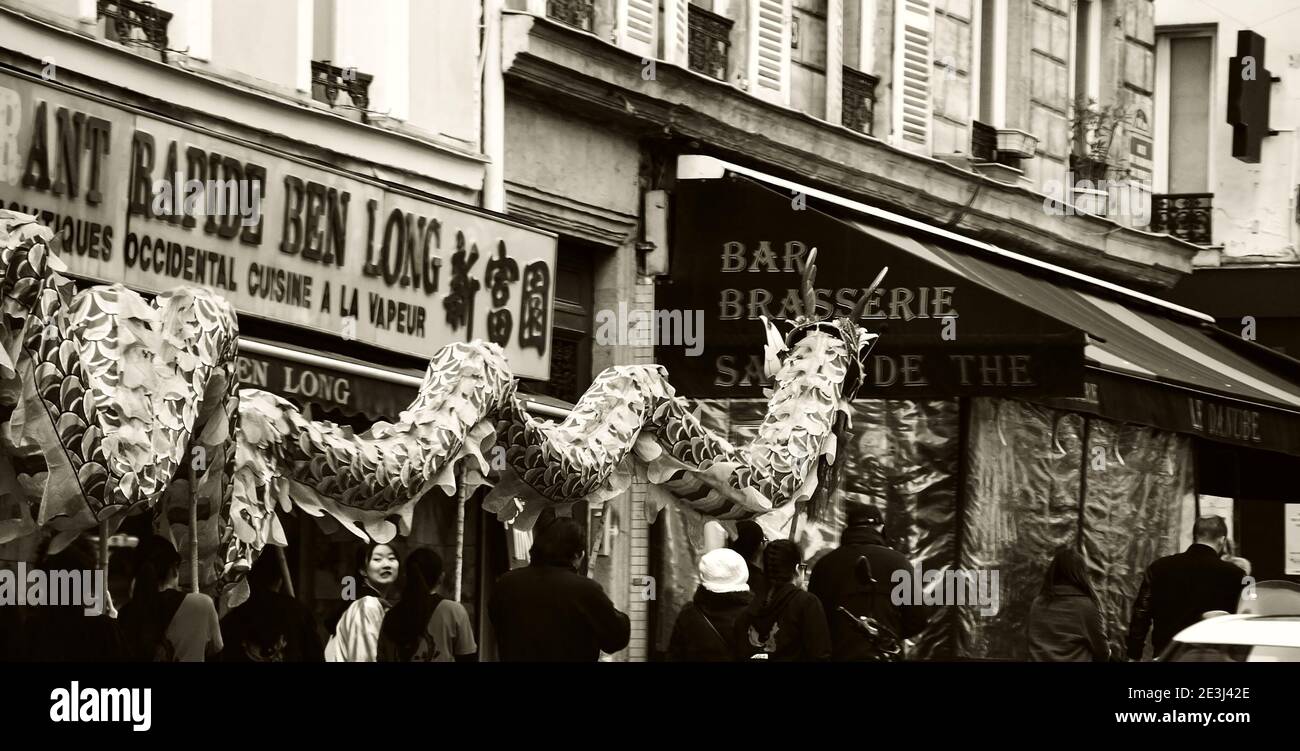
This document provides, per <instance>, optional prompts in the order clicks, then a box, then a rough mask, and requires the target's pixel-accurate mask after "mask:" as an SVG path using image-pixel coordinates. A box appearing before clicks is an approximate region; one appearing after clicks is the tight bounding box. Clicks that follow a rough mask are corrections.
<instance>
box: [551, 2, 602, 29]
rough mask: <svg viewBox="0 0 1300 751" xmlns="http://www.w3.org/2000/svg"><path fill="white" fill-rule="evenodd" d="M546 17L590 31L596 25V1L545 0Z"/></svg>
mask: <svg viewBox="0 0 1300 751" xmlns="http://www.w3.org/2000/svg"><path fill="white" fill-rule="evenodd" d="M546 17H547V18H553V19H555V20H556V21H559V22H560V23H562V24H566V25H568V26H572V27H574V28H575V29H582V30H583V31H591V30H592V29H593V28H595V25H596V0H547V3H546Z"/></svg>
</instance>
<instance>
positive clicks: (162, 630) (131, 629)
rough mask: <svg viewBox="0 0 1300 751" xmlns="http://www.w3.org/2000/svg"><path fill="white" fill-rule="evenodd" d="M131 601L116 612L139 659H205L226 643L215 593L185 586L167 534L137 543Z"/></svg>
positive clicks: (129, 649)
mask: <svg viewBox="0 0 1300 751" xmlns="http://www.w3.org/2000/svg"><path fill="white" fill-rule="evenodd" d="M135 558H136V569H135V582H134V584H133V585H132V587H131V601H130V602H128V603H127V604H126V605H125V606H124V607H123V608H122V610H121V613H120V614H119V615H118V622H119V624H120V625H121V629H122V633H123V636H124V638H125V640H126V642H127V652H128V655H129V657H130V658H131V659H132V660H136V661H141V662H203V661H205V660H206V659H208V658H213V657H216V656H217V654H219V653H220V652H221V650H222V649H223V648H224V644H223V643H222V640H221V625H220V622H219V621H218V619H217V608H216V606H215V605H213V603H212V598H210V597H208V596H207V595H205V594H200V593H198V592H182V591H180V589H179V586H180V565H181V556H180V554H179V553H177V552H176V547H175V546H173V545H172V544H171V542H170V541H168V540H167V538H165V537H160V536H158V535H153V536H151V537H148V538H146V539H144V540H143V541H141V543H140V545H139V547H137V548H136V553H135Z"/></svg>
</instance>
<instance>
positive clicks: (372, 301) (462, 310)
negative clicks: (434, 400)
mask: <svg viewBox="0 0 1300 751" xmlns="http://www.w3.org/2000/svg"><path fill="white" fill-rule="evenodd" d="M0 205H3V207H4V208H7V209H11V210H15V211H21V212H24V213H29V214H35V215H36V216H37V218H38V219H39V220H40V221H41V222H42V223H44V224H46V225H47V226H49V227H50V228H51V229H54V230H55V231H56V232H58V233H60V235H61V237H62V245H63V250H62V257H63V259H64V260H65V261H66V262H67V265H68V267H69V271H70V272H71V273H72V274H73V275H75V276H79V277H83V278H86V279H90V280H95V281H103V282H122V283H124V284H126V285H127V286H130V287H133V288H135V289H138V290H141V291H144V292H161V291H163V290H166V289H169V288H172V287H175V286H179V285H198V286H204V287H209V288H212V289H215V290H216V291H218V292H220V293H221V294H222V295H223V296H224V297H225V298H226V299H228V300H229V301H230V302H231V303H232V304H233V305H234V306H235V308H236V309H238V310H239V311H240V312H241V313H243V314H249V315H254V316H258V317H262V318H266V319H271V320H276V321H281V322H284V323H289V324H294V325H297V326H302V327H305V328H310V329H314V330H318V331H323V332H327V333H330V334H333V335H335V336H339V337H341V338H345V339H355V340H358V341H361V342H364V343H367V344H372V345H376V346H379V347H383V348H386V349H389V350H393V351H398V352H404V353H408V354H412V355H416V356H420V357H429V356H431V355H433V354H434V353H435V352H436V351H437V350H438V349H439V348H441V347H442V346H443V345H446V344H449V343H451V342H455V341H468V340H470V339H476V338H477V339H484V340H488V341H492V342H495V343H497V344H499V345H501V346H502V347H503V348H504V349H505V352H506V355H507V357H508V358H509V361H510V365H511V367H512V369H513V370H514V372H515V373H516V374H518V375H521V376H525V377H529V378H538V379H546V378H547V377H548V376H549V365H550V352H549V350H550V331H551V325H550V318H551V309H552V302H553V290H554V280H555V245H556V240H555V237H554V236H553V235H550V234H547V233H544V232H540V231H538V230H535V229H532V228H529V227H526V226H524V225H521V224H518V223H515V222H512V221H510V220H508V219H506V218H504V217H501V216H497V215H491V214H487V213H484V212H481V211H477V210H474V209H471V208H468V207H463V206H457V205H452V204H449V203H445V202H441V201H436V200H432V199H429V198H427V197H421V196H417V195H416V194H414V193H409V192H405V191H402V190H398V189H394V188H391V187H388V186H385V185H383V184H381V183H379V182H376V181H372V180H368V179H363V178H361V177H358V176H356V175H355V174H351V173H345V172H342V171H339V170H335V169H332V168H330V167H328V166H324V165H320V164H316V163H312V162H308V161H306V160H303V159H299V158H296V157H294V156H292V155H288V154H285V153H284V152H280V151H273V150H270V149H267V148H263V147H261V146H258V145H256V144H252V143H249V142H244V141H235V140H232V139H229V138H226V137H223V136H219V135H216V134H213V133H210V132H208V131H204V130H200V129H196V128H192V127H189V126H185V125H180V124H178V123H175V122H172V121H167V120H163V119H159V118H155V117H150V116H148V115H145V114H141V113H137V112H135V111H133V110H129V109H127V108H124V107H119V106H116V105H112V104H108V103H104V102H103V101H101V100H99V99H93V98H87V97H81V96H78V95H75V94H72V93H68V92H67V91H65V90H63V89H61V88H55V87H52V86H46V85H44V84H41V83H37V82H35V81H30V80H28V79H25V78H19V77H16V76H11V75H7V74H0Z"/></svg>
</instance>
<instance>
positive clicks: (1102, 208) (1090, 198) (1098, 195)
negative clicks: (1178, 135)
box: [1070, 97, 1133, 216]
mask: <svg viewBox="0 0 1300 751" xmlns="http://www.w3.org/2000/svg"><path fill="white" fill-rule="evenodd" d="M1132 120H1133V113H1132V111H1130V110H1129V108H1127V107H1125V106H1123V105H1121V104H1108V105H1104V106H1103V105H1100V104H1098V103H1097V100H1096V99H1093V98H1090V97H1080V98H1079V99H1078V101H1076V102H1075V104H1074V108H1073V118H1072V121H1071V123H1070V126H1071V131H1072V132H1073V134H1074V145H1075V148H1074V151H1073V152H1072V153H1071V154H1070V173H1071V174H1072V176H1073V182H1074V186H1073V189H1074V197H1075V205H1076V206H1078V207H1079V208H1081V209H1084V210H1085V211H1088V212H1089V213H1092V214H1098V215H1102V216H1104V215H1105V214H1106V199H1107V195H1108V191H1107V179H1108V177H1110V176H1114V177H1116V178H1118V179H1121V180H1122V179H1124V178H1125V177H1126V175H1122V174H1119V173H1120V172H1122V170H1120V169H1119V168H1118V167H1117V166H1116V165H1114V164H1113V163H1112V161H1111V149H1112V147H1113V145H1114V143H1115V135H1116V133H1117V132H1119V131H1120V130H1121V128H1122V127H1123V126H1126V125H1128V124H1129V123H1131V122H1132Z"/></svg>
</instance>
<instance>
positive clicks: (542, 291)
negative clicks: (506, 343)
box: [519, 261, 551, 355]
mask: <svg viewBox="0 0 1300 751" xmlns="http://www.w3.org/2000/svg"><path fill="white" fill-rule="evenodd" d="M521 293H522V299H521V300H520V304H519V346H520V347H521V348H523V349H527V348H529V347H533V348H535V349H536V350H537V354H539V355H545V354H546V332H547V330H548V328H549V326H550V321H549V320H548V319H549V313H550V302H551V270H550V268H549V267H548V266H547V265H546V262H545V261H533V262H532V263H530V264H528V265H527V266H525V267H524V282H523V290H522V291H521Z"/></svg>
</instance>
